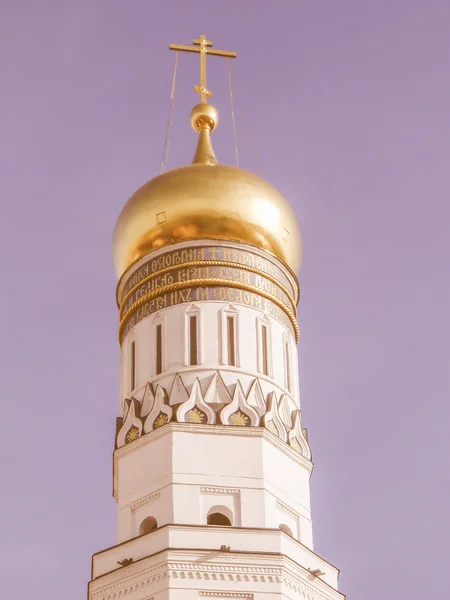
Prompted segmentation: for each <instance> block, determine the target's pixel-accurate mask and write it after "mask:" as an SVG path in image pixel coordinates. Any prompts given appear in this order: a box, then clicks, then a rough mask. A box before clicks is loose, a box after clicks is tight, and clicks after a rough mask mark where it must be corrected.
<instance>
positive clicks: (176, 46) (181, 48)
mask: <svg viewBox="0 0 450 600" xmlns="http://www.w3.org/2000/svg"><path fill="white" fill-rule="evenodd" d="M169 49H170V50H177V51H179V52H200V46H199V47H198V48H196V47H195V46H180V45H179V44H170V46H169ZM206 53H207V54H213V55H214V56H225V57H227V58H236V52H228V51H227V50H210V49H209V48H208V49H207V51H206Z"/></svg>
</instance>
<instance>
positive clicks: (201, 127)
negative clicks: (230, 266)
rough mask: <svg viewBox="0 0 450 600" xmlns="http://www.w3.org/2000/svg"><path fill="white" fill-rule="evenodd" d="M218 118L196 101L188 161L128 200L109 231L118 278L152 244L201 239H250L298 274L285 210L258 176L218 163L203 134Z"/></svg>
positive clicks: (292, 226)
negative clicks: (193, 150) (192, 153)
mask: <svg viewBox="0 0 450 600" xmlns="http://www.w3.org/2000/svg"><path fill="white" fill-rule="evenodd" d="M217 122H218V115H217V111H216V109H215V108H214V107H213V106H212V105H211V104H207V103H201V104H198V105H197V106H195V107H194V108H193V110H192V112H191V123H192V126H193V127H194V129H195V130H196V131H197V132H198V133H199V140H198V145H197V150H196V153H195V156H194V160H193V164H191V165H188V166H184V167H180V168H177V169H172V170H170V171H167V172H166V173H163V174H162V175H159V176H158V177H155V178H154V179H151V180H150V181H148V182H147V183H146V184H145V185H143V186H142V187H141V188H140V189H138V190H137V192H136V193H135V194H133V196H131V198H130V199H129V200H128V202H127V204H126V205H125V207H124V208H123V210H122V212H121V214H120V216H119V218H118V220H117V224H116V228H115V231H114V239H113V254H114V266H115V270H116V274H117V277H119V278H120V277H121V275H122V274H123V273H124V272H125V271H126V270H127V269H128V267H129V266H130V265H131V264H132V263H134V262H135V261H137V260H138V259H139V258H141V257H142V256H144V255H146V254H147V253H149V252H151V251H152V250H156V249H157V248H162V247H164V246H168V245H169V244H173V243H177V242H183V241H187V240H201V239H209V240H230V241H234V242H242V243H246V244H253V245H255V246H258V247H259V248H263V249H264V250H267V251H269V252H271V253H273V254H274V255H275V256H277V257H278V258H280V259H281V260H282V261H284V262H285V263H286V264H287V265H288V267H290V269H291V270H292V271H293V272H294V273H295V274H297V273H298V270H299V268H300V264H301V237H300V229H299V226H298V222H297V219H296V217H295V214H294V212H293V210H292V208H291V207H290V206H289V203H288V202H287V201H286V200H285V199H284V198H283V196H282V195H281V194H280V193H279V192H278V191H277V190H276V189H275V188H274V187H273V186H272V185H270V184H269V183H267V182H266V181H264V179H262V178H261V177H258V176H257V175H255V174H253V173H250V172H249V171H245V170H244V169H240V168H238V167H231V166H228V165H220V164H217V160H216V157H215V155H214V151H213V148H212V145H211V135H210V133H211V131H212V130H213V129H214V128H215V126H216V125H217Z"/></svg>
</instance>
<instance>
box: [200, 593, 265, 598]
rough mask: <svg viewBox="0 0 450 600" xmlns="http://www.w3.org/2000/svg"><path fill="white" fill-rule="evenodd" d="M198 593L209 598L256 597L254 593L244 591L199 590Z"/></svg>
mask: <svg viewBox="0 0 450 600" xmlns="http://www.w3.org/2000/svg"><path fill="white" fill-rule="evenodd" d="M198 595H199V596H203V597H207V598H250V599H251V598H254V594H246V593H244V592H242V593H239V592H199V593H198Z"/></svg>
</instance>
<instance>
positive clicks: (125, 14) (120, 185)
mask: <svg viewBox="0 0 450 600" xmlns="http://www.w3.org/2000/svg"><path fill="white" fill-rule="evenodd" d="M449 30H450V3H449V2H448V0H428V1H427V2H425V1H424V0H376V1H373V0H340V1H336V0H324V1H321V2H317V1H316V2H312V1H306V0H290V1H287V0H286V1H282V0H277V1H274V0H272V1H268V0H258V1H256V0H253V2H250V0H244V1H243V0H227V1H226V2H224V1H222V2H217V1H213V0H209V1H206V0H205V1H203V0H192V1H190V2H188V1H187V0H182V1H181V0H179V1H170V0H153V1H150V0H146V1H144V0H133V1H132V2H130V1H126V0H120V1H119V0H96V1H93V0H77V1H76V2H68V1H61V0H41V1H40V2H30V1H28V2H26V1H24V0H1V2H0V76H1V81H0V85H1V92H0V108H1V120H0V165H1V168H0V173H1V176H0V198H1V205H0V206H1V214H0V257H1V258H0V260H1V277H2V282H3V286H2V287H3V291H2V294H1V295H0V313H1V315H2V317H3V327H2V330H3V343H2V344H1V346H0V377H1V379H0V380H1V390H2V394H1V395H2V407H3V408H2V410H3V413H2V417H1V419H0V439H1V446H2V453H1V455H0V476H1V489H2V493H1V500H0V509H1V510H0V581H1V588H2V594H1V595H2V596H3V597H5V598H6V597H8V598H14V600H29V599H30V598H33V599H34V600H48V599H56V598H64V600H79V598H84V597H85V596H84V595H85V593H86V584H87V581H88V579H89V574H90V559H91V555H92V553H94V552H96V551H97V550H100V549H103V548H105V547H107V546H110V545H112V544H114V542H115V534H116V507H115V502H114V500H113V499H112V497H111V471H112V468H111V453H112V447H113V438H114V431H115V418H116V416H117V410H118V374H119V349H118V345H117V341H116V332H117V310H116V307H115V302H114V294H115V278H114V274H113V269H112V258H111V236H112V231H113V227H114V223H115V220H116V218H117V216H118V214H119V212H120V209H121V207H122V206H123V204H124V203H125V202H126V200H127V198H128V197H129V196H130V195H131V194H132V193H133V192H134V191H135V190H136V189H137V188H138V187H139V186H140V185H142V184H143V183H144V182H145V181H146V180H148V179H150V178H151V177H153V176H154V175H156V174H157V173H158V172H159V167H160V162H161V158H162V153H163V146H164V138H165V128H166V121H167V114H168V102H169V94H170V86H171V81H172V71H173V61H174V54H173V53H171V52H169V50H168V48H167V46H168V44H169V43H171V42H172V43H180V44H189V43H191V41H192V39H193V38H194V37H197V36H198V35H200V34H202V33H205V34H206V35H207V36H208V37H209V38H210V39H212V40H213V41H214V44H215V45H216V47H218V48H221V49H228V50H236V51H237V52H238V59H237V60H236V61H235V62H234V63H233V68H234V74H235V78H236V81H237V85H238V90H239V93H240V97H241V101H242V105H243V107H244V111H245V114H246V120H247V123H248V127H249V129H250V131H251V135H252V138H253V143H254V146H255V147H256V148H257V150H258V160H259V163H260V165H261V170H262V174H263V176H264V177H265V178H266V179H268V180H269V181H270V182H271V183H273V184H274V185H275V186H277V187H278V188H279V189H280V191H281V192H282V193H284V194H285V195H286V197H287V198H288V199H289V200H290V202H291V203H292V205H293V206H294V208H295V210H296V213H297V215H298V217H299V219H300V223H301V227H302V230H303V240H304V265H303V268H302V271H301V274H300V282H301V286H302V302H301V308H300V327H301V331H302V337H301V345H300V364H301V367H300V368H301V387H302V403H303V410H304V419H305V425H306V426H307V427H308V430H309V436H310V442H311V445H312V449H313V456H314V462H315V465H316V468H315V471H314V474H313V479H312V502H313V518H314V522H315V530H314V531H315V545H316V551H317V552H318V553H319V554H321V555H322V556H323V557H324V558H326V559H328V560H329V561H331V562H332V563H334V564H335V565H336V566H338V567H339V568H340V569H341V573H342V574H341V582H340V583H341V590H342V591H343V592H345V593H347V594H348V595H349V596H350V598H364V600H375V599H376V600H378V599H379V598H380V597H386V598H408V600H419V599H420V600H423V598H438V597H440V598H443V597H445V596H446V595H447V588H448V586H447V583H446V581H445V580H446V575H445V573H446V572H447V570H448V552H449V551H448V547H449V537H450V527H449V514H448V513H449V505H450V476H449V466H448V455H449V441H448V439H449V434H448V431H449V419H450V411H449V389H450V385H449V384H450V364H449V357H450V341H449V340H450V319H449V317H448V310H449V305H450V267H449V265H450V261H449V253H450V243H449V231H450V212H449V206H450V167H449V156H450V77H449V71H450V35H449ZM213 62H214V64H213ZM196 83H198V62H197V58H196V57H194V56H192V55H183V56H181V57H180V61H179V76H178V87H177V96H176V101H175V119H174V129H173V135H172V144H171V154H170V157H169V167H174V166H178V165H180V164H184V163H187V162H190V160H191V158H192V155H193V152H194V143H195V135H194V133H193V132H192V131H191V130H190V126H189V121H188V115H189V111H190V108H191V106H192V105H193V104H194V103H196V101H197V98H196V95H195V94H194V92H193V90H192V86H193V84H196ZM208 84H209V87H211V88H212V89H213V91H214V102H215V104H216V105H217V107H218V108H219V110H220V111H221V118H222V119H221V125H220V127H219V129H218V130H217V132H216V133H215V135H214V140H215V141H214V146H215V150H216V153H217V155H218V158H219V160H221V161H222V162H228V163H231V164H233V160H234V148H233V136H232V128H231V121H230V109H229V103H228V101H229V98H228V88H227V85H228V81H227V64H226V61H225V60H223V59H211V60H210V68H209V78H208ZM237 108H238V107H237ZM237 127H238V142H239V150H240V157H241V166H243V167H245V168H248V169H251V170H255V169H256V168H257V160H256V159H255V157H254V155H253V152H252V146H251V144H250V142H249V140H248V137H247V134H246V128H245V120H244V119H243V118H242V113H239V111H238V122H237Z"/></svg>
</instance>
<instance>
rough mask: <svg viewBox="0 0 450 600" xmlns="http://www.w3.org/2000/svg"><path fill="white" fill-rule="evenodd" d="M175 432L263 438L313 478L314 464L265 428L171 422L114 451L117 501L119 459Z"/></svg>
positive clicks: (114, 493) (114, 491)
mask: <svg viewBox="0 0 450 600" xmlns="http://www.w3.org/2000/svg"><path fill="white" fill-rule="evenodd" d="M175 432H183V433H193V434H200V435H207V434H209V435H211V434H212V433H217V434H220V435H227V436H238V437H242V436H247V437H257V438H263V439H264V440H266V441H267V442H268V443H269V444H272V446H275V448H277V449H278V450H280V451H281V452H283V453H284V454H286V455H288V456H289V457H290V458H292V460H294V461H295V462H296V463H297V464H298V465H300V466H302V467H303V468H304V469H306V470H307V472H308V474H309V476H311V473H312V471H313V463H312V462H311V460H310V459H308V458H306V457H305V456H303V455H302V454H300V453H298V452H296V451H295V450H294V449H293V448H291V447H290V446H288V445H287V444H286V443H285V442H283V441H282V440H280V438H279V437H277V436H276V435H275V434H273V433H272V432H270V431H268V430H267V429H264V428H263V427H239V426H232V425H217V424H216V425H195V424H193V423H174V422H171V423H168V424H167V425H165V426H164V427H160V428H159V429H154V430H153V431H152V432H151V433H149V434H147V435H144V436H142V437H140V438H138V439H137V440H136V441H135V442H133V443H132V444H126V445H125V446H122V447H121V448H117V449H116V450H115V451H114V455H113V473H114V488H113V495H114V498H115V499H116V500H117V499H118V498H117V493H116V492H117V489H118V487H117V486H118V480H117V473H118V467H117V462H118V461H119V459H120V458H122V457H124V456H127V455H128V454H130V453H131V452H134V451H135V450H138V449H139V448H140V447H142V446H145V445H146V444H149V443H152V442H153V441H154V440H157V439H159V438H160V437H162V436H164V435H170V434H171V433H175Z"/></svg>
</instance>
